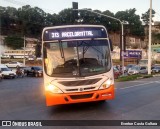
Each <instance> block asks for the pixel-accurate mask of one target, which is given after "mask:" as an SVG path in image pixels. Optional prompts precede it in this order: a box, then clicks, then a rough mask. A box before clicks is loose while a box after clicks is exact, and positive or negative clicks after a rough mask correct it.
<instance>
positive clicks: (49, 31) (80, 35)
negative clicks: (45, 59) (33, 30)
mask: <svg viewBox="0 0 160 129" xmlns="http://www.w3.org/2000/svg"><path fill="white" fill-rule="evenodd" d="M86 38H108V34H107V30H106V28H105V27H104V26H102V25H64V26H53V27H45V28H44V29H43V33H42V39H43V40H44V41H52V40H65V39H86Z"/></svg>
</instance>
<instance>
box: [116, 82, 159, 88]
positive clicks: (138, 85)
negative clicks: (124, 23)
mask: <svg viewBox="0 0 160 129" xmlns="http://www.w3.org/2000/svg"><path fill="white" fill-rule="evenodd" d="M151 83H155V81H154V82H149V83H143V84H138V85H133V86H128V87H124V88H118V89H120V90H124V89H128V88H133V87H138V86H143V85H148V84H151ZM159 83H160V82H159Z"/></svg>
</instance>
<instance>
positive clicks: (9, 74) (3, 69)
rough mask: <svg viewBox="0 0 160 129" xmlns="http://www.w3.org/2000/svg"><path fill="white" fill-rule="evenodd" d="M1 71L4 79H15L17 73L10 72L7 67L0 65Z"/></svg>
mask: <svg viewBox="0 0 160 129" xmlns="http://www.w3.org/2000/svg"><path fill="white" fill-rule="evenodd" d="M0 71H1V74H2V77H3V78H15V77H16V73H15V72H13V71H12V70H10V69H9V68H8V67H7V66H6V65H4V64H1V65H0Z"/></svg>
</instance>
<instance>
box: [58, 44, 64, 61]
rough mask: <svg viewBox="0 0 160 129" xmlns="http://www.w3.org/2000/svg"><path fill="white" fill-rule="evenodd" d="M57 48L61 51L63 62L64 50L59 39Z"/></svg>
mask: <svg viewBox="0 0 160 129" xmlns="http://www.w3.org/2000/svg"><path fill="white" fill-rule="evenodd" d="M59 50H60V52H61V57H62V58H63V59H64V62H65V57H64V50H63V46H62V42H61V41H59Z"/></svg>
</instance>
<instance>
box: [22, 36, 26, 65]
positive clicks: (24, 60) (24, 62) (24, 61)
mask: <svg viewBox="0 0 160 129" xmlns="http://www.w3.org/2000/svg"><path fill="white" fill-rule="evenodd" d="M25 49H26V41H25V36H24V58H23V65H24V66H25V65H26V59H25V58H26V57H25V52H26V51H25Z"/></svg>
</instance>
